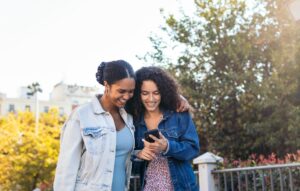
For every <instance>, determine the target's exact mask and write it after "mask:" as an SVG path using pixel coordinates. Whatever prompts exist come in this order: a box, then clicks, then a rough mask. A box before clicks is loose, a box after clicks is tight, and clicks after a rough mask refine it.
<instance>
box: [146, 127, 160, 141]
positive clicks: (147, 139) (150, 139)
mask: <svg viewBox="0 0 300 191" xmlns="http://www.w3.org/2000/svg"><path fill="white" fill-rule="evenodd" d="M149 135H153V136H155V137H157V138H158V139H159V130H158V129H153V130H149V131H146V132H145V134H144V137H145V140H146V141H148V142H149V143H154V140H153V139H152V138H151V137H150V136H149Z"/></svg>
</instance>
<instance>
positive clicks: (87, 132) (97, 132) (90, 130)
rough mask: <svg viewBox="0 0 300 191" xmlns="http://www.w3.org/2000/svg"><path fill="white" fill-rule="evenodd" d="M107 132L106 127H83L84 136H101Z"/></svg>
mask: <svg viewBox="0 0 300 191" xmlns="http://www.w3.org/2000/svg"><path fill="white" fill-rule="evenodd" d="M104 134H106V132H105V131H104V129H101V128H99V127H86V128H83V135H84V136H91V137H92V138H99V137H101V136H103V135H104Z"/></svg>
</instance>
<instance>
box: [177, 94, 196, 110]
mask: <svg viewBox="0 0 300 191" xmlns="http://www.w3.org/2000/svg"><path fill="white" fill-rule="evenodd" d="M179 100H180V101H179V105H178V106H177V109H176V111H177V112H185V111H191V112H193V111H194V108H193V107H192V106H191V105H190V104H189V102H188V100H187V99H185V97H183V96H182V95H180V96H179Z"/></svg>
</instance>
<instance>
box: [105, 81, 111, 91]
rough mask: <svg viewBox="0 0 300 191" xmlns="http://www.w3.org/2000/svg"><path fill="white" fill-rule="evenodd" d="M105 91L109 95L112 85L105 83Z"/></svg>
mask: <svg viewBox="0 0 300 191" xmlns="http://www.w3.org/2000/svg"><path fill="white" fill-rule="evenodd" d="M104 87H105V89H104V91H105V92H106V93H107V92H108V91H109V88H110V85H109V84H108V83H107V81H104Z"/></svg>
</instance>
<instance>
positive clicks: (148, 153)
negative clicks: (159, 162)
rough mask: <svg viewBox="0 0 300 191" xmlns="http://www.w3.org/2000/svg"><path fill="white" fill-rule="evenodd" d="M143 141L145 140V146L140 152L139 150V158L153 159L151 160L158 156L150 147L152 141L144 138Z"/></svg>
mask: <svg viewBox="0 0 300 191" xmlns="http://www.w3.org/2000/svg"><path fill="white" fill-rule="evenodd" d="M143 142H144V148H143V149H142V150H141V151H140V152H138V153H137V155H136V156H137V157H138V158H139V159H143V160H148V161H151V160H153V159H155V158H156V154H155V152H154V151H153V150H152V149H151V148H150V145H149V144H151V143H149V142H147V141H145V140H144V139H143Z"/></svg>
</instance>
